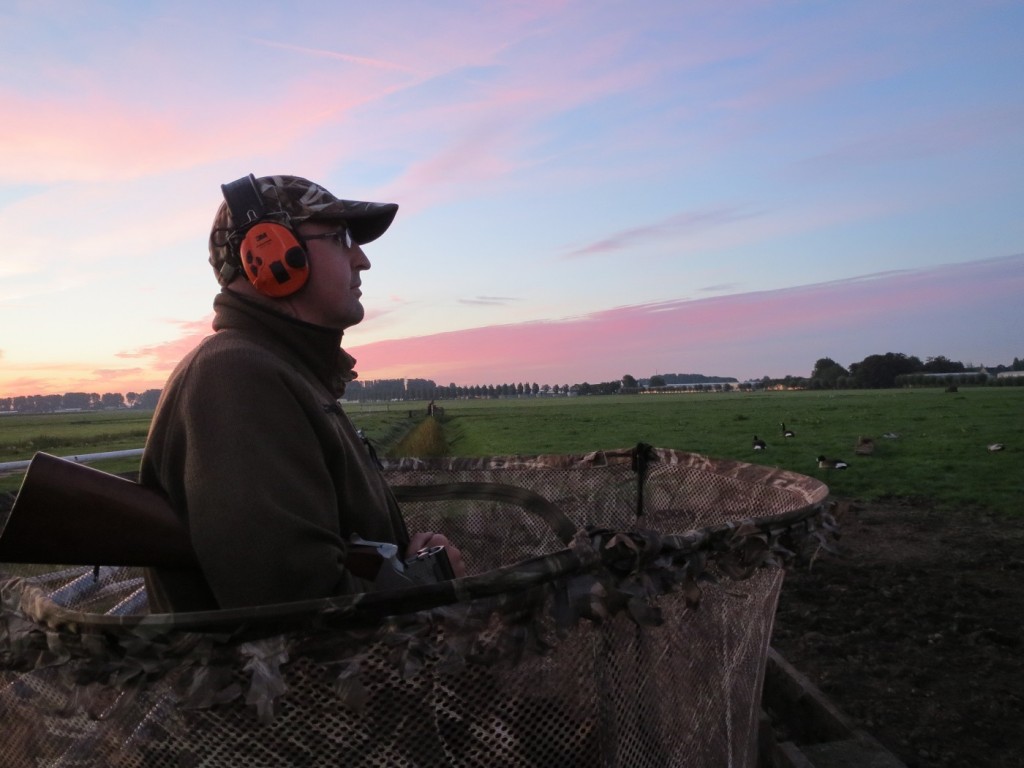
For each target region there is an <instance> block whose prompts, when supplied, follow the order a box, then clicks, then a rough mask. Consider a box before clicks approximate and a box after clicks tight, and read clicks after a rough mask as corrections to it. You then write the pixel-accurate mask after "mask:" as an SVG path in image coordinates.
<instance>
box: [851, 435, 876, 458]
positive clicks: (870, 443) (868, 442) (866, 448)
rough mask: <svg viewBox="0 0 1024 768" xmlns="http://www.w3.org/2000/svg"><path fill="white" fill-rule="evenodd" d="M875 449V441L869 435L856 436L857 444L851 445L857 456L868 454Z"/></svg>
mask: <svg viewBox="0 0 1024 768" xmlns="http://www.w3.org/2000/svg"><path fill="white" fill-rule="evenodd" d="M874 450H875V441H874V440H872V439H871V438H870V437H858V438H857V444H856V445H855V446H854V447H853V452H854V453H856V454H857V455H858V456H870V455H871V453H872V452H873V451H874Z"/></svg>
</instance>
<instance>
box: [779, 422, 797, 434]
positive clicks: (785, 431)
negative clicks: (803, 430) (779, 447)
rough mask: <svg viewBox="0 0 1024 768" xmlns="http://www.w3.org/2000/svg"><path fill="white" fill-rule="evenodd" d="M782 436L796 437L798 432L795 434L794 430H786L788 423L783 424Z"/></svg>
mask: <svg viewBox="0 0 1024 768" xmlns="http://www.w3.org/2000/svg"><path fill="white" fill-rule="evenodd" d="M782 436H783V437H796V432H794V431H793V430H792V429H786V422H782Z"/></svg>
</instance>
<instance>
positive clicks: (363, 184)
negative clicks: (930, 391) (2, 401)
mask: <svg viewBox="0 0 1024 768" xmlns="http://www.w3.org/2000/svg"><path fill="white" fill-rule="evenodd" d="M637 8H638V7H637V6H635V4H630V3H625V2H622V3H619V2H612V3H601V4H594V3H589V2H582V1H579V2H577V1H574V0H560V1H559V2H550V1H549V0H527V2H519V3H512V4H509V3H493V4H484V5H480V4H478V3H464V2H449V1H448V0H443V1H442V2H438V3H431V4H413V3H407V2H397V1H395V2H383V3H375V4H366V5H364V6H360V7H354V6H352V7H350V6H348V5H346V6H344V7H342V6H340V5H338V4H336V3H328V2H312V3H309V4H306V5H303V6H302V8H301V13H298V11H297V9H296V8H292V7H290V6H286V5H283V4H278V3H268V2H252V3H245V4H243V3H236V2H229V3H218V4H209V3H206V4H203V5H199V4H197V3H191V2H184V3H178V4H173V5H168V6H160V5H157V6H153V5H152V4H137V3H129V2H115V3H106V4H102V5H100V4H93V3H72V2H65V1H62V0H57V2H52V3H46V4H40V5H34V4H28V3H16V4H14V5H13V7H11V8H5V9H3V10H0V103H2V104H3V107H2V110H3V119H2V120H0V230H2V232H3V233H4V237H5V241H4V247H3V248H2V249H0V329H2V331H0V396H17V395H33V394H48V393H63V392H71V391H87V392H99V393H103V392H123V393H127V392H129V391H135V392H141V391H144V390H147V389H154V388H160V387H161V386H162V385H163V382H164V380H165V379H166V377H167V375H168V374H169V372H170V370H171V369H172V368H173V366H174V365H175V364H176V363H177V361H178V360H180V359H181V357H182V356H183V355H184V354H185V353H187V351H188V350H189V349H191V348H192V347H193V346H194V345H195V344H196V343H197V342H198V340H199V339H201V338H202V337H203V336H204V335H206V334H208V333H210V332H211V330H210V319H211V317H212V300H213V297H214V295H215V293H216V291H217V285H216V282H215V281H214V279H213V275H212V274H211V271H210V267H209V265H208V264H207V262H206V239H207V235H208V232H209V226H210V222H211V220H212V218H213V214H214V211H215V210H216V207H217V205H218V204H219V201H220V199H221V198H220V184H222V183H225V182H229V181H233V180H234V179H237V178H239V177H241V176H244V175H246V174H248V173H250V172H253V173H255V174H256V175H264V174H272V173H292V174H296V175H301V176H306V177H308V178H311V179H314V180H316V181H318V182H320V183H322V184H323V185H324V186H326V187H327V188H329V189H331V190H332V191H333V192H335V193H336V194H337V195H339V196H340V197H344V198H351V199H363V200H380V201H393V202H397V203H399V205H400V210H399V213H398V217H397V219H396V220H395V223H394V225H393V226H392V228H391V229H390V230H389V231H388V233H387V234H386V235H385V236H384V237H383V238H381V239H380V240H379V241H377V242H374V243H372V244H370V245H369V246H368V247H367V249H366V250H367V254H368V256H369V258H370V259H371V261H372V264H373V266H372V269H371V270H370V271H369V272H368V273H366V275H365V276H364V280H363V293H364V297H363V304H364V305H365V307H366V310H367V314H366V320H365V321H364V322H363V323H362V324H360V325H359V326H356V327H354V328H351V329H349V330H348V331H347V333H346V336H345V347H346V349H347V350H348V351H350V352H351V353H352V354H353V355H354V356H355V357H356V358H357V359H358V361H359V362H358V366H357V368H358V371H359V375H360V378H362V379H364V380H372V379H381V378H406V377H410V378H413V377H414V378H429V379H433V380H435V381H436V382H437V383H438V384H448V383H456V384H459V385H475V384H498V383H505V382H522V381H528V382H537V383H540V384H545V383H546V384H551V385H555V384H558V385H561V384H572V383H579V382H583V381H590V382H599V381H610V380H614V379H618V378H620V377H622V376H623V375H624V374H630V375H633V376H636V377H638V378H641V377H647V376H650V375H653V374H655V373H659V372H660V373H671V372H694V373H704V374H708V375H721V376H733V377H736V378H739V379H746V378H760V377H761V376H765V375H767V376H773V377H781V376H785V375H789V374H791V375H800V376H806V375H808V374H809V373H810V369H811V367H812V366H813V364H814V362H815V360H817V359H818V358H821V357H831V358H833V359H835V360H836V361H838V362H839V363H841V364H842V365H845V366H848V365H849V364H850V363H852V362H857V361H859V360H861V359H863V358H864V357H865V356H867V355H871V354H879V353H885V352H902V353H906V354H910V355H916V356H918V357H920V358H922V359H925V358H926V357H929V356H936V355H945V356H947V357H949V358H951V359H953V360H960V361H963V362H964V363H973V364H975V365H980V364H989V365H996V364H1008V363H1009V362H1011V360H1012V359H1013V358H1014V357H1024V343H1022V334H1021V331H1020V329H1021V328H1024V301H1021V299H1020V297H1021V296H1022V295H1024V216H1021V214H1020V211H1021V210H1024V87H1022V80H1021V75H1020V73H1021V72H1024V46H1022V45H1021V43H1020V40H1021V35H1022V33H1024V6H1022V5H1021V4H1020V3H1016V2H999V1H998V0H996V1H993V2H986V3H976V4H972V3H962V2H943V1H941V0H940V1H939V2H934V3H928V4H927V5H905V4H893V3H887V2H881V0H878V1H876V0H868V1H867V2H862V3H845V4H844V3H837V4H825V5H822V4H812V3H795V4H794V3H786V4H765V3H758V2H737V3H730V4H727V5H723V4H721V3H713V2H695V3H676V2H669V1H668V0H665V1H664V2H650V3H644V4H643V5H642V12H641V11H638V10H637Z"/></svg>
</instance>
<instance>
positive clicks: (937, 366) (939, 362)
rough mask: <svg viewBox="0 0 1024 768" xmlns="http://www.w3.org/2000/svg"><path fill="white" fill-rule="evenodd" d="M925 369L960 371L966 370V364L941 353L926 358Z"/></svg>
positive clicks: (927, 370)
mask: <svg viewBox="0 0 1024 768" xmlns="http://www.w3.org/2000/svg"><path fill="white" fill-rule="evenodd" d="M923 370H925V371H926V372H928V373H960V372H962V371H963V370H964V364H963V363H960V362H955V361H953V360H950V359H949V358H948V357H945V356H943V355H939V356H938V357H929V358H928V359H927V360H925V362H924V368H923Z"/></svg>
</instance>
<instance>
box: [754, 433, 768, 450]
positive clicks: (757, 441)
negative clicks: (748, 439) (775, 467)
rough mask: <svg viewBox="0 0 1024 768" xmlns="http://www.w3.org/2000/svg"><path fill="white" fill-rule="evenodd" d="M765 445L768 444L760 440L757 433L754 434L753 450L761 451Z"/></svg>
mask: <svg viewBox="0 0 1024 768" xmlns="http://www.w3.org/2000/svg"><path fill="white" fill-rule="evenodd" d="M767 447H768V444H767V443H766V442H765V441H764V440H761V439H760V438H759V437H758V436H757V435H754V450H755V451H763V450H764V449H765V448H767Z"/></svg>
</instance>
